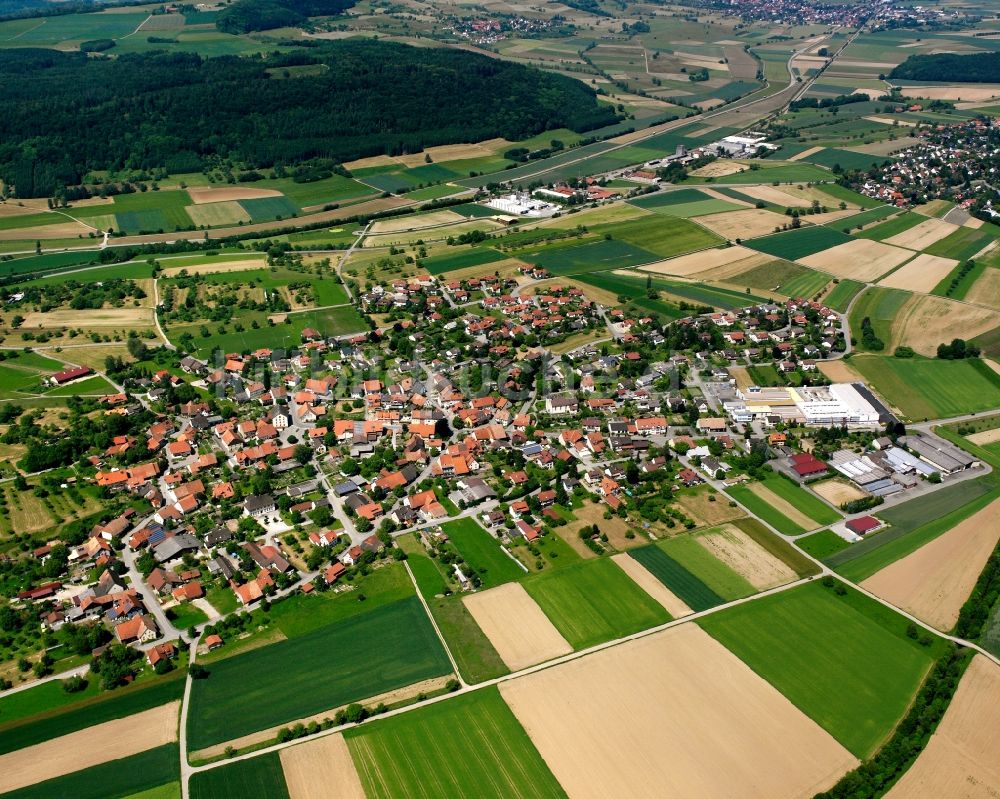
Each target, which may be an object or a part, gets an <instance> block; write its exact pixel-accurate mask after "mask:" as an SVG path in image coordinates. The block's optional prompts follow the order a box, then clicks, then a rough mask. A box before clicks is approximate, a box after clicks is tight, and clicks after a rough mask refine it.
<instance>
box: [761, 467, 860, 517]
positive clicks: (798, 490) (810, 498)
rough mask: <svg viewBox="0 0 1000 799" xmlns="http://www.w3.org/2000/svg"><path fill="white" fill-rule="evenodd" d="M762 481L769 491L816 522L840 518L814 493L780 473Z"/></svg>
mask: <svg viewBox="0 0 1000 799" xmlns="http://www.w3.org/2000/svg"><path fill="white" fill-rule="evenodd" d="M763 482H764V485H765V486H767V487H768V488H769V489H771V491H773V492H774V493H775V494H777V495H778V496H779V497H781V498H782V499H785V500H787V501H788V502H789V503H791V504H792V505H794V506H795V507H796V508H798V510H800V511H802V513H804V514H805V515H806V516H808V517H809V518H810V519H812V520H813V521H815V522H817V523H818V524H833V523H834V522H839V521H840V519H841V515H840V514H839V513H838V512H837V511H835V510H834V509H833V508H831V507H830V506H829V505H827V504H826V503H825V502H824V501H823V500H821V499H820V498H819V497H817V496H816V495H815V494H811V493H810V492H808V491H806V490H805V489H804V488H802V487H801V486H798V485H796V484H795V483H793V482H792V481H791V480H789V479H787V478H785V477H782V476H781V475H778V474H776V475H774V476H772V477H768V478H767V479H766V480H764V481H763Z"/></svg>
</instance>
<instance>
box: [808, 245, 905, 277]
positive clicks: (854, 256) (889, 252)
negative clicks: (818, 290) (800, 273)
mask: <svg viewBox="0 0 1000 799" xmlns="http://www.w3.org/2000/svg"><path fill="white" fill-rule="evenodd" d="M913 256H914V253H913V252H912V251H910V250H904V249H901V248H899V247H893V246H892V245H890V244H883V243H882V242H880V241H869V240H868V239H854V240H853V241H847V242H844V243H843V244H838V245H837V246H836V247H832V248H831V249H829V250H823V251H821V252H817V253H813V254H812V255H807V256H806V257H805V258H799V259H798V262H799V263H800V264H802V265H803V266H809V267H812V268H813V269H819V270H820V271H821V272H827V273H829V274H831V275H834V276H835V277H840V278H850V279H852V280H865V281H868V280H876V279H878V278H880V277H881V276H882V275H884V274H885V273H886V272H888V271H889V270H891V269H894V268H895V267H897V266H899V265H900V264H901V263H903V262H904V261H907V260H909V259H910V258H912V257H913Z"/></svg>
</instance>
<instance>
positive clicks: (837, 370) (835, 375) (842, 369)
mask: <svg viewBox="0 0 1000 799" xmlns="http://www.w3.org/2000/svg"><path fill="white" fill-rule="evenodd" d="M818 365H819V370H820V371H821V372H822V373H823V374H825V375H826V376H827V377H829V378H830V380H832V381H833V382H834V383H854V382H856V381H858V380H861V376H860V375H859V374H858V373H857V372H855V371H854V370H853V369H852V368H851V366H850V364H848V363H847V361H844V360H841V359H838V360H836V361H820V362H819V364H818Z"/></svg>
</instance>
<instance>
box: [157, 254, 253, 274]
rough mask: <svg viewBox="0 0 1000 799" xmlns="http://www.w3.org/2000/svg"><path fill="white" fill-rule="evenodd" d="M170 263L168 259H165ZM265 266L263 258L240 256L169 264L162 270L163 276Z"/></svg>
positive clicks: (215, 272)
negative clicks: (229, 258)
mask: <svg viewBox="0 0 1000 799" xmlns="http://www.w3.org/2000/svg"><path fill="white" fill-rule="evenodd" d="M166 263H170V261H166ZM266 266H267V260H266V259H264V258H241V259H234V260H225V259H220V260H218V261H212V262H210V263H206V264H192V265H191V266H171V267H168V268H166V269H164V270H163V277H173V276H174V275H179V274H180V273H181V272H187V273H188V274H189V275H215V274H219V273H221V272H243V271H246V270H248V269H263V268H265V267H266Z"/></svg>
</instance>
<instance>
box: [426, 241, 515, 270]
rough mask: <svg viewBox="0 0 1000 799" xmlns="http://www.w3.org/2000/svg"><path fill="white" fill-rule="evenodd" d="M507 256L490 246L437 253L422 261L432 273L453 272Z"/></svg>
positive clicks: (501, 259)
mask: <svg viewBox="0 0 1000 799" xmlns="http://www.w3.org/2000/svg"><path fill="white" fill-rule="evenodd" d="M506 257H507V256H506V255H503V254H502V253H499V252H497V251H496V250H494V249H492V248H490V247H475V248H472V249H468V250H459V251H457V252H455V253H447V254H445V255H435V256H433V257H432V258H427V259H425V260H423V261H421V265H422V266H423V267H424V269H426V270H427V271H428V272H430V273H431V274H432V275H440V274H444V273H445V272H453V271H454V270H456V269H466V268H468V267H470V266H481V265H483V264H490V263H493V262H494V261H503V260H504V259H505V258H506Z"/></svg>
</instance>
